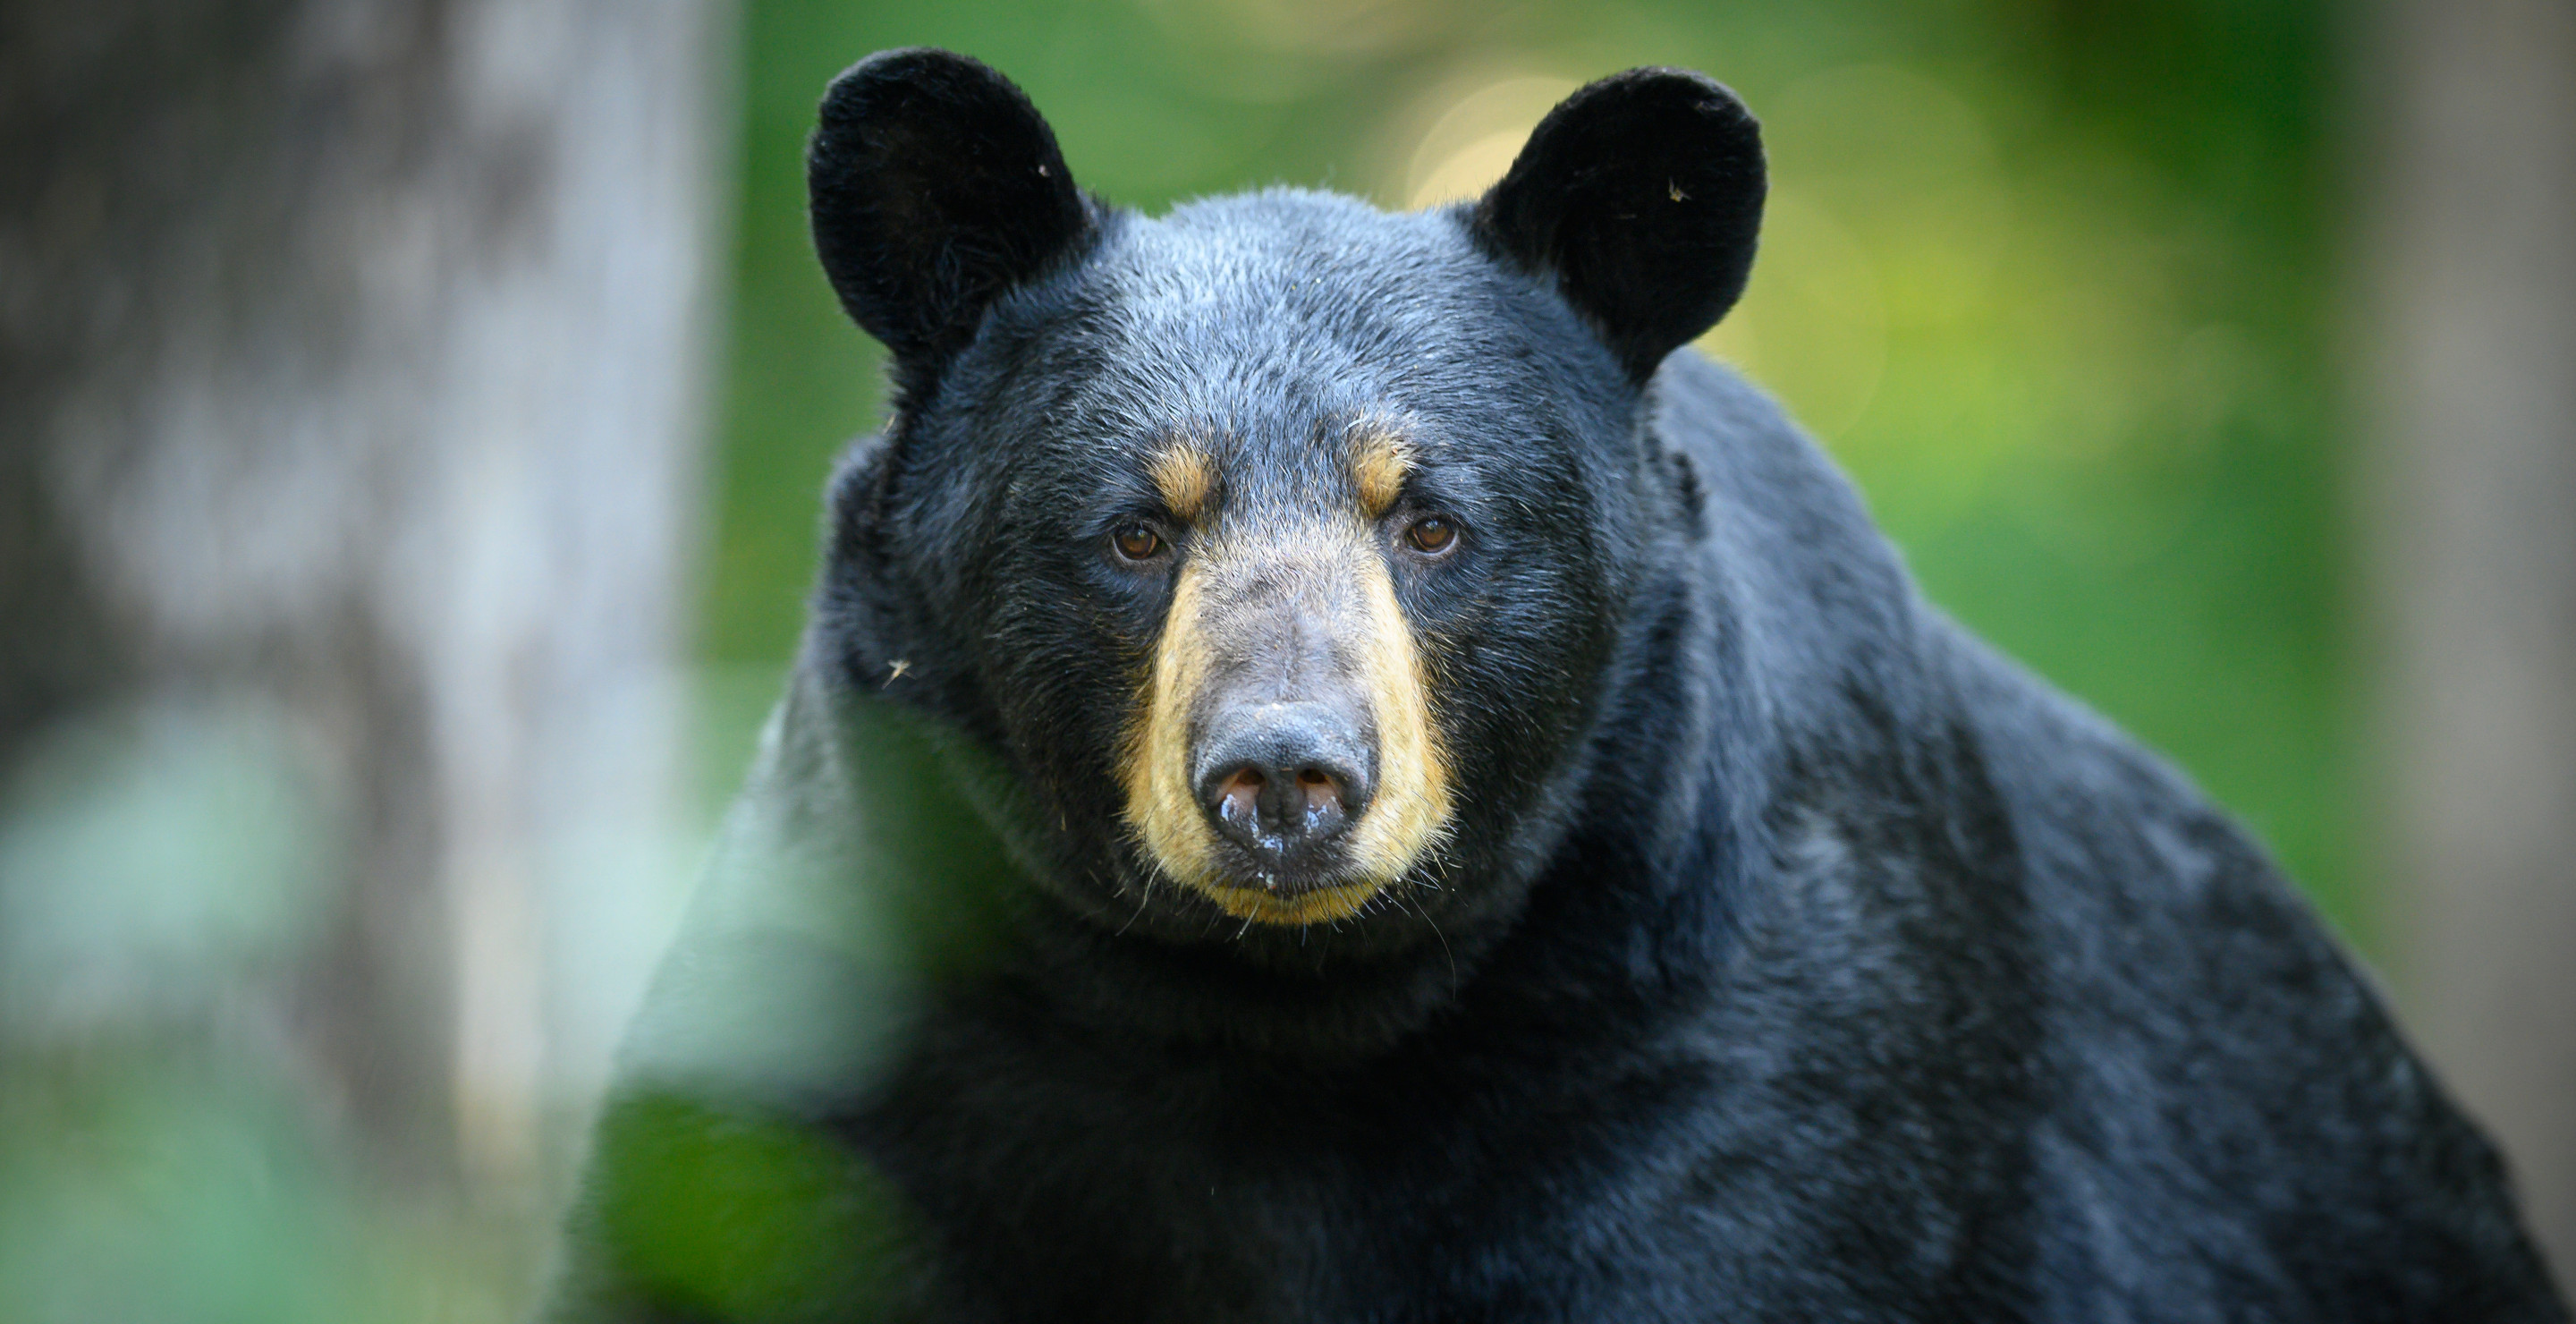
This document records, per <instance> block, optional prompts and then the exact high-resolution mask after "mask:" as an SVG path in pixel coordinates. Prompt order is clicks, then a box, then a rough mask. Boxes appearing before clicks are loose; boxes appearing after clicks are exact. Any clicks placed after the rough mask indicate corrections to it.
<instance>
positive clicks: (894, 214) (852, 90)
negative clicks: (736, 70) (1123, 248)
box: [805, 48, 1096, 393]
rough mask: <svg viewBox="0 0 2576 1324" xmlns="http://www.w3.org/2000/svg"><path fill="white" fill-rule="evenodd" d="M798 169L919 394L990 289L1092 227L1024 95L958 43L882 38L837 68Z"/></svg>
mask: <svg viewBox="0 0 2576 1324" xmlns="http://www.w3.org/2000/svg"><path fill="white" fill-rule="evenodd" d="M805 180H806V187H807V190H808V192H809V195H810V198H811V211H812V220H813V226H814V251H815V253H816V255H817V256H819V257H821V258H822V260H823V270H824V273H825V274H826V275H828V276H830V277H831V280H832V289H833V291H834V292H835V293H837V294H839V295H840V296H841V306H842V308H844V309H846V310H848V312H849V314H850V317H851V319H852V320H854V321H856V322H857V323H858V324H859V325H860V326H861V327H864V328H866V330H867V332H868V334H870V335H873V336H875V337H876V338H877V339H879V340H882V341H884V342H885V344H886V348H888V349H890V350H892V351H893V352H894V356H895V364H896V367H897V369H898V370H899V372H900V376H901V380H902V382H903V384H904V386H905V388H906V389H907V390H908V391H913V392H916V393H917V392H919V391H921V390H924V389H926V388H927V387H928V386H929V385H930V384H931V383H932V382H934V381H935V380H936V379H937V377H938V373H939V370H940V369H941V368H942V367H944V366H945V365H946V363H947V360H948V359H949V358H951V357H952V356H954V355H955V354H956V353H957V351H958V350H960V349H963V348H965V346H966V342H967V341H969V340H971V339H973V338H974V335H975V328H976V327H977V326H978V325H980V324H981V323H982V321H983V317H984V311H985V310H986V309H987V308H989V307H991V306H992V304H993V301H994V300H996V299H998V298H1000V297H1001V296H1002V295H1003V294H1005V293H1007V292H1009V291H1010V289H1011V288H1012V287H1013V286H1016V285H1019V284H1021V283H1023V282H1026V281H1028V280H1030V279H1031V278H1033V277H1035V276H1037V275H1038V274H1039V273H1041V272H1042V271H1044V270H1045V269H1046V268H1047V266H1048V265H1049V264H1050V263H1053V262H1054V261H1056V260H1057V259H1058V258H1060V257H1062V256H1063V255H1064V254H1066V253H1067V252H1069V251H1071V250H1073V249H1074V248H1076V247H1077V246H1078V245H1079V244H1080V242H1081V241H1082V240H1084V239H1085V238H1087V237H1088V236H1089V235H1091V234H1092V233H1093V231H1094V229H1095V228H1096V222H1095V221H1094V219H1093V217H1092V213H1091V208H1090V206H1089V205H1088V204H1086V203H1085V201H1084V200H1083V197H1082V195H1081V194H1080V193H1079V192H1078V191H1076V190H1075V188H1074V186H1073V176H1072V174H1071V172H1069V171H1067V170H1066V169H1065V168H1064V154H1063V153H1061V152H1059V151H1057V150H1056V145H1055V132H1054V131H1053V130H1052V129H1049V128H1048V127H1047V123H1046V121H1045V120H1044V119H1043V118H1041V117H1040V116H1039V115H1038V111H1037V107H1035V106H1033V105H1031V104H1029V98H1028V96H1027V94H1025V93H1023V92H1021V91H1020V89H1019V88H1017V87H1015V86H1013V85H1012V83H1011V80H1009V79H1007V78H1004V77H1003V76H1002V75H1000V74H999V73H996V72H994V71H993V70H992V69H991V68H990V67H988V66H986V65H985V64H983V63H982V62H980V61H977V60H971V59H968V58H967V57H965V56H963V55H958V54H954V53H952V52H949V51H942V50H931V49H928V48H920V49H913V50H897V51H880V52H878V53H877V54H875V55H871V56H869V57H868V58H866V59H864V60H861V61H860V62H858V63H857V64H855V65H852V66H851V67H850V68H849V70H848V71H847V72H845V73H843V74H842V75H841V76H840V77H838V78H836V79H833V80H832V86H831V88H830V90H828V91H826V92H825V93H824V94H823V107H822V113H821V118H820V122H819V123H817V124H816V125H815V128H814V139H813V141H812V143H811V144H809V145H808V146H807V148H806V156H805Z"/></svg>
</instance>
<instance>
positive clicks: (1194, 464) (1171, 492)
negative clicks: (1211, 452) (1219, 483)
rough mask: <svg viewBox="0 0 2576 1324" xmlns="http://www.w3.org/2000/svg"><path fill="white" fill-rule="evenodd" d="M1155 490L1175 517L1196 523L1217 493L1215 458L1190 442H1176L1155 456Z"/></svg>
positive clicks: (1182, 520)
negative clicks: (1209, 499) (1209, 456)
mask: <svg viewBox="0 0 2576 1324" xmlns="http://www.w3.org/2000/svg"><path fill="white" fill-rule="evenodd" d="M1148 472H1150V473H1151V474H1152V475H1153V479H1154V490H1155V492H1156V493H1157V494H1159V495H1160V496H1161V497H1162V498H1163V506H1164V508H1165V509H1167V510H1169V511H1171V512H1172V516H1173V518H1175V519H1178V520H1180V521H1181V522H1182V523H1184V524H1195V523H1197V522H1198V520H1199V517H1200V516H1202V515H1204V514H1206V513H1207V505H1208V498H1210V497H1212V496H1214V495H1215V494H1216V461H1214V460H1211V459H1209V458H1208V453H1207V452H1206V451H1203V450H1200V449H1199V448H1198V447H1196V446H1193V445H1191V444H1189V443H1188V442H1175V443H1173V444H1172V445H1170V446H1167V447H1165V448H1164V449H1163V451H1162V453H1161V454H1159V455H1156V456H1155V457H1154V463H1153V466H1152V468H1151V469H1150V470H1149V471H1148Z"/></svg>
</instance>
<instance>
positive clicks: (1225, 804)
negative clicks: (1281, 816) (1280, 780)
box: [1216, 768, 1269, 831]
mask: <svg viewBox="0 0 2576 1324" xmlns="http://www.w3.org/2000/svg"><path fill="white" fill-rule="evenodd" d="M1268 784H1269V779H1268V778H1266V777H1263V776H1262V775H1261V774H1260V773H1259V772H1258V771H1255V770H1254V769H1251V768H1244V769H1241V770H1240V771H1238V772H1236V773H1235V774H1234V775H1233V776H1231V777H1228V778H1226V780H1225V786H1224V789H1223V790H1222V791H1221V792H1220V796H1221V798H1220V799H1219V800H1218V801H1217V809H1216V812H1217V817H1219V818H1222V819H1224V820H1225V821H1226V822H1228V823H1231V824H1234V825H1235V826H1238V827H1241V828H1243V829H1244V830H1245V831H1258V830H1259V828H1258V826H1257V824H1258V821H1259V814H1260V806H1261V792H1262V790H1263V788H1264V787H1266V786H1267V785H1268Z"/></svg>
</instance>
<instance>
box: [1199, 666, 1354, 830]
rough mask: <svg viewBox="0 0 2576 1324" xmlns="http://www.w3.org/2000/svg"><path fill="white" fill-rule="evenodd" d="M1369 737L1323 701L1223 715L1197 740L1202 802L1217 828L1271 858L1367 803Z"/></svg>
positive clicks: (1344, 822)
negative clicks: (1200, 740)
mask: <svg viewBox="0 0 2576 1324" xmlns="http://www.w3.org/2000/svg"><path fill="white" fill-rule="evenodd" d="M1368 768H1369V758H1368V746H1367V743H1366V740H1365V738H1364V737H1363V736H1362V735H1361V734H1360V732H1359V731H1358V730H1357V729H1356V728H1355V727H1354V726H1353V724H1352V723H1351V722H1350V721H1349V719H1348V718H1346V717H1344V716H1343V715H1342V714H1341V713H1339V712H1338V711H1336V710H1335V709H1334V708H1333V707H1331V706H1330V705H1327V704H1321V703H1264V704H1254V705H1249V706H1246V707H1243V708H1238V709H1236V710H1234V711H1233V712H1230V713H1227V714H1225V715H1224V716H1223V717H1222V718H1220V719H1219V720H1218V721H1217V722H1216V723H1214V724H1213V725H1212V726H1211V727H1210V729H1209V730H1208V733H1207V736H1206V738H1205V739H1204V740H1203V741H1202V743H1201V744H1200V747H1199V759H1198V777H1197V779H1196V780H1197V784H1198V793H1199V805H1200V806H1201V807H1202V808H1203V809H1205V810H1206V811H1207V814H1208V818H1209V820H1210V821H1211V822H1213V823H1214V824H1215V825H1216V829H1217V831H1219V832H1221V833H1224V834H1225V836H1226V837H1227V838H1228V839H1230V840H1232V841H1234V842H1235V843H1237V844H1238V845H1241V846H1242V847H1244V848H1245V849H1246V850H1249V851H1251V852H1252V853H1253V854H1254V855H1255V856H1256V857H1258V858H1260V859H1262V860H1263V861H1264V862H1265V863H1269V864H1274V865H1276V864H1283V863H1286V862H1288V861H1289V859H1290V858H1291V857H1293V856H1295V855H1298V854H1300V853H1301V852H1303V851H1304V850H1306V849H1308V848H1311V847H1313V846H1317V845H1320V844H1322V843H1324V842H1327V841H1330V840H1331V839H1333V838H1334V837H1336V836H1338V835H1340V834H1341V832H1342V831H1343V829H1345V828H1347V827H1349V826H1350V823H1351V821H1352V820H1353V819H1356V818H1358V817H1359V816H1360V811H1361V810H1363V809H1365V808H1367V806H1368V794H1369V773H1368Z"/></svg>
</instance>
